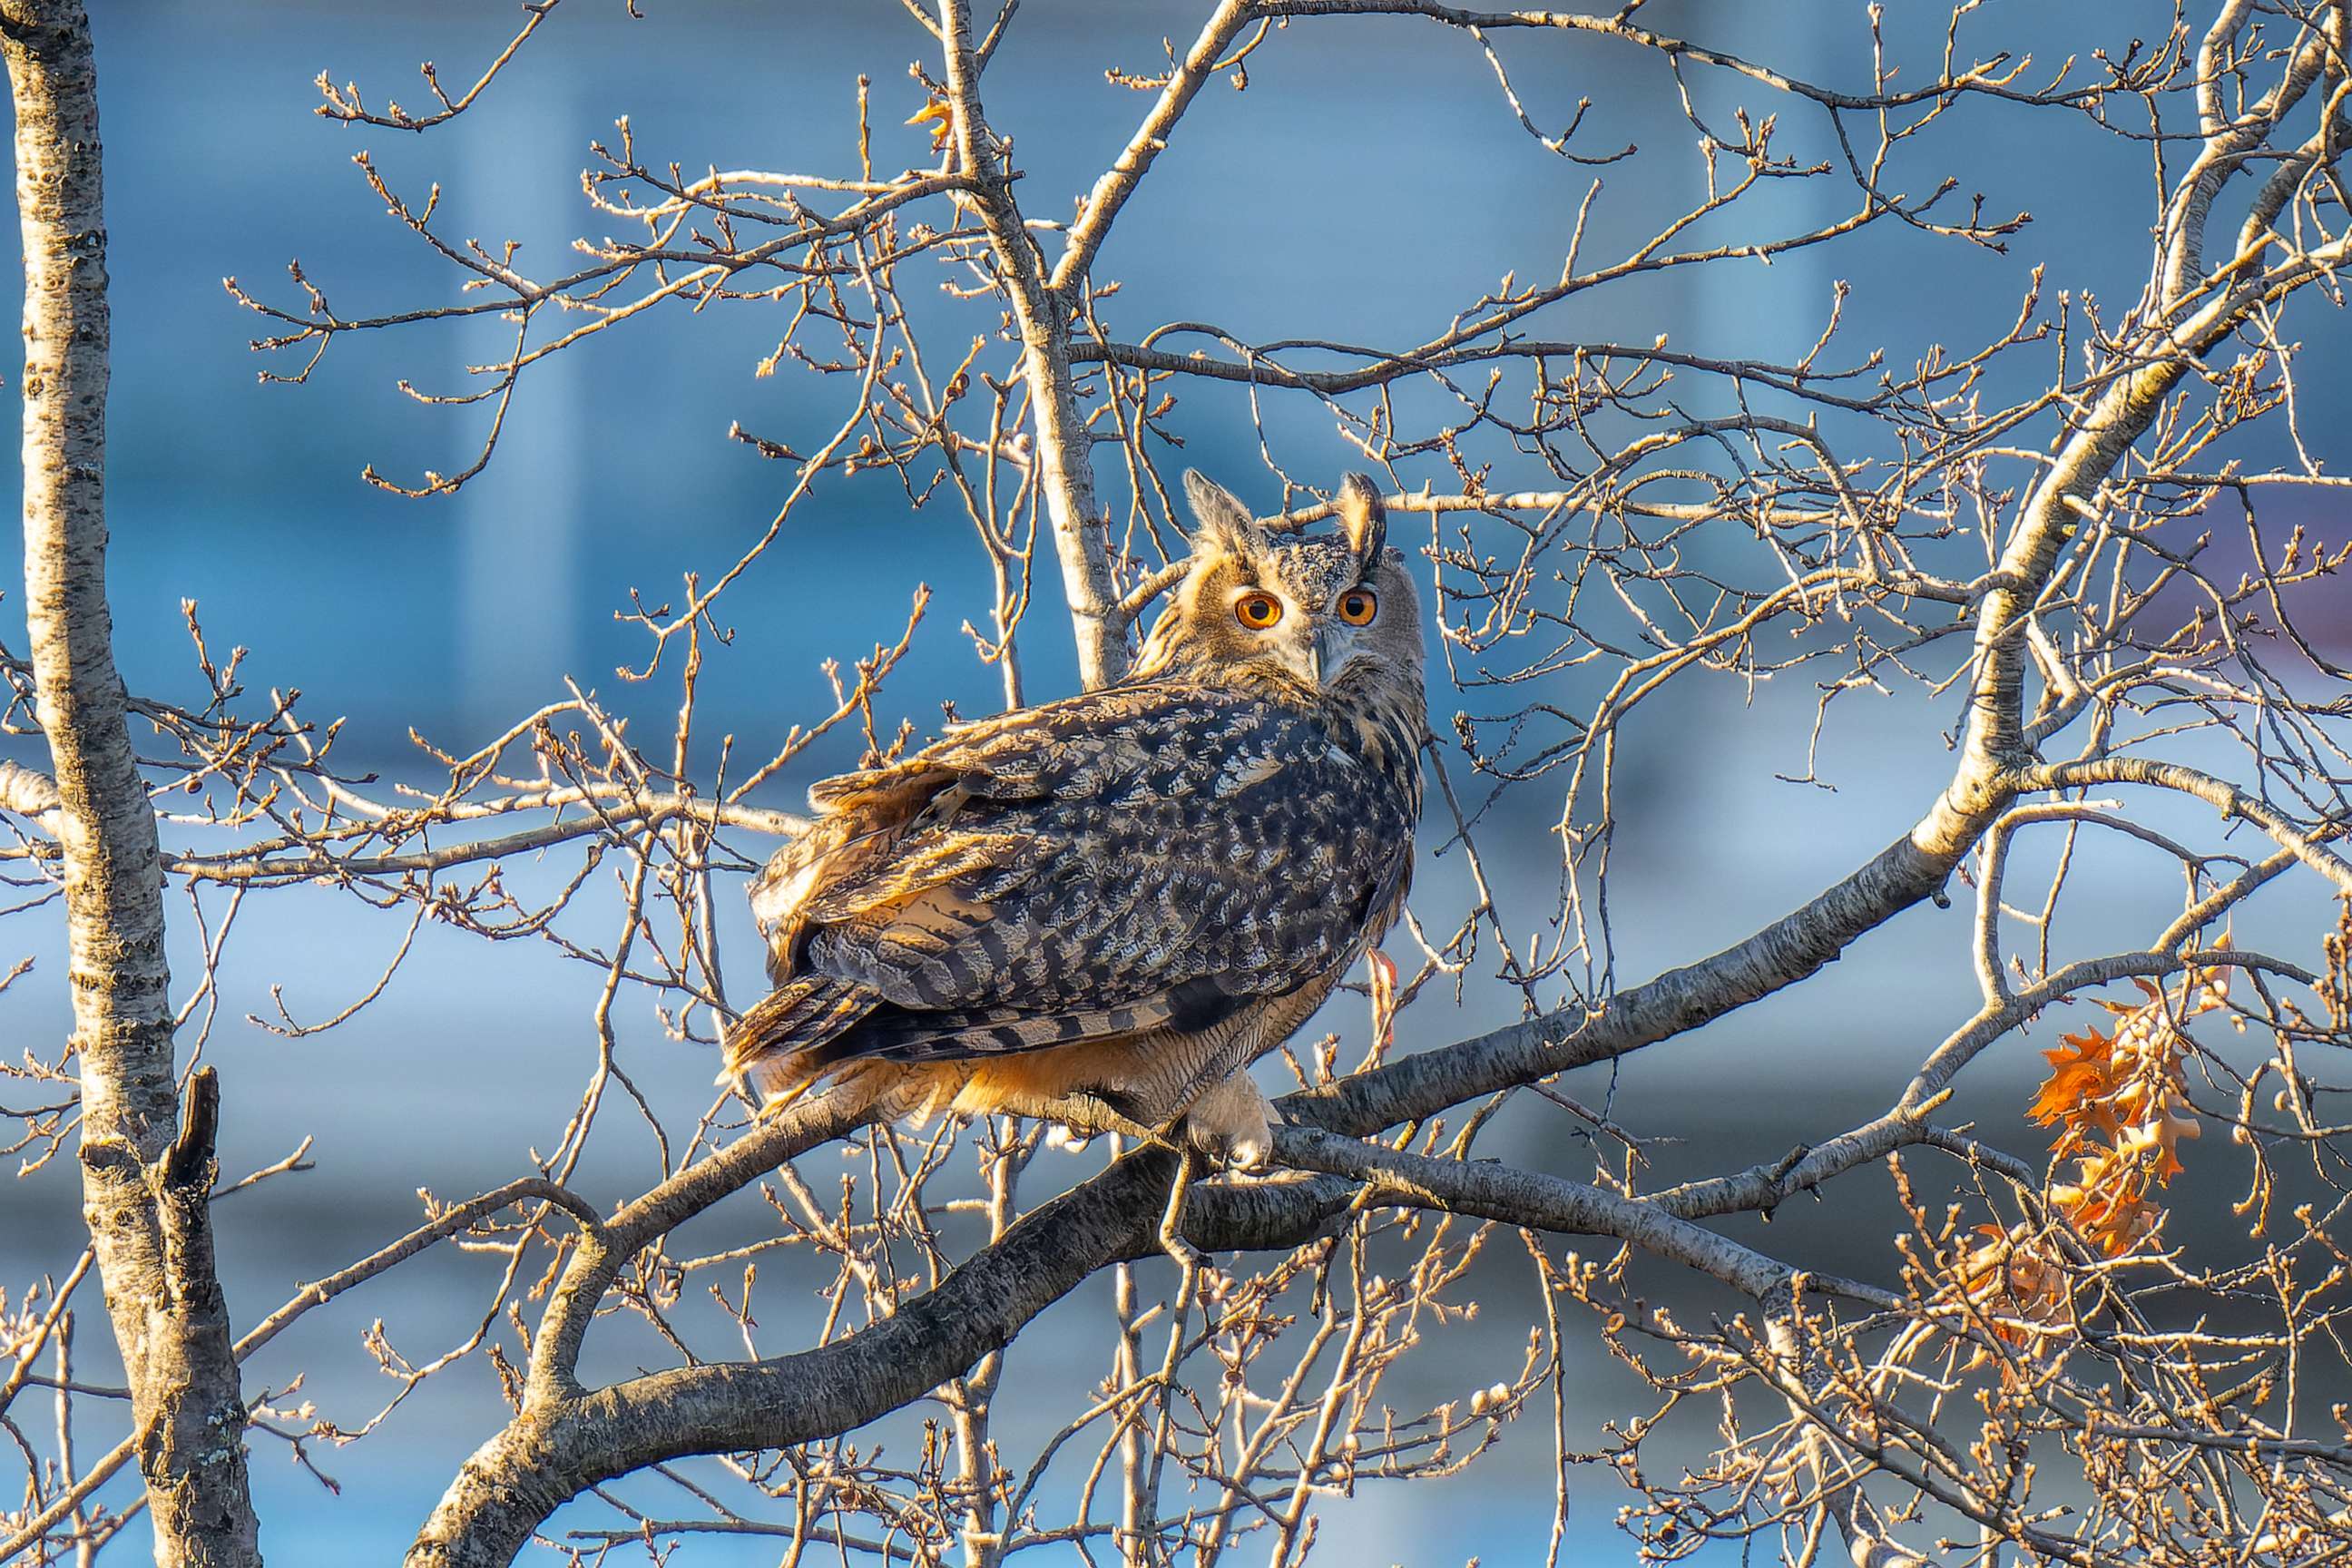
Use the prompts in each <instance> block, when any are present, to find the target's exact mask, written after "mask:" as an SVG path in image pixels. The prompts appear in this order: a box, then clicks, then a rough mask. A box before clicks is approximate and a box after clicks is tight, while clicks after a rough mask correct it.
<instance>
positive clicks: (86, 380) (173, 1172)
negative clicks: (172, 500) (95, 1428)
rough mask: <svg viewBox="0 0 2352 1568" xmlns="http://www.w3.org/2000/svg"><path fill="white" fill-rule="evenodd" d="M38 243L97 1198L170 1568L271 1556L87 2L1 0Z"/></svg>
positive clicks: (64, 728) (44, 654)
mask: <svg viewBox="0 0 2352 1568" xmlns="http://www.w3.org/2000/svg"><path fill="white" fill-rule="evenodd" d="M0 52H5V55H6V57H7V61H8V80H9V85H10V88H11V89H12V90H13V91H14V93H15V95H16V203H17V209H18V214H19V217H20V220H21V222H22V225H23V229H24V246H25V377H24V383H23V394H24V403H25V605H26V617H27V619H28V621H29V623H30V633H31V641H32V655H33V670H34V679H35V683H36V688H37V694H38V698H39V703H40V719H41V724H42V728H43V729H44V730H45V731H47V734H48V739H49V753H50V756H51V758H52V759H53V762H54V767H53V770H52V771H53V773H54V774H55V777H56V780H57V787H58V805H57V814H56V816H55V819H54V820H55V823H56V826H57V832H58V840H59V842H60V843H61V844H62V845H63V847H64V850H65V891H66V900H65V901H66V921H67V930H68V960H67V962H68V972H69V975H70V978H71V982H72V986H73V1005H74V1049H75V1055H76V1059H77V1061H78V1063H79V1069H80V1075H81V1107H82V1143H81V1163H82V1193H83V1211H84V1215H85V1216H86V1218H87V1219H88V1221H89V1234H90V1238H91V1241H92V1243H93V1244H94V1246H95V1247H96V1248H97V1252H98V1266H99V1270H100V1276H101V1278H102V1279H104V1280H105V1284H106V1304H107V1310H108V1312H109V1313H110V1315H111V1317H112V1319H113V1322H114V1333H115V1339H116V1342H117V1343H118V1344H119V1345H120V1346H121V1352H122V1363H123V1367H124V1370H125V1373H126V1375H127V1377H128V1379H129V1383H130V1388H131V1415H132V1421H133V1430H134V1434H135V1436H136V1439H137V1452H138V1456H139V1468H140V1469H141V1471H142V1473H143V1474H144V1476H145V1477H146V1479H147V1490H148V1498H149V1502H150V1509H151V1511H152V1515H153V1518H154V1530H155V1560H156V1562H157V1563H163V1564H165V1565H166V1568H183V1565H186V1568H215V1565H218V1568H230V1565H245V1564H258V1563H260V1561H261V1555H260V1552H259V1550H258V1548H257V1544H256V1539H255V1538H256V1528H255V1523H254V1517H253V1503H252V1500H251V1497H250V1496H249V1494H248V1491H247V1479H246V1456H245V1422H246V1415H245V1406H244V1404H243V1401H242V1400H241V1399H240V1397H239V1394H238V1384H237V1371H236V1357H235V1355H234V1353H233V1352H232V1350H231V1345H230V1337H229V1331H228V1312H227V1309H226V1304H225V1303H224V1302H223V1300H222V1299H221V1290H220V1284H219V1281H218V1279H216V1278H215V1274H214V1269H213V1242H212V1228H211V1221H210V1210H209V1206H208V1205H209V1194H210V1192H211V1189H212V1184H213V1129H214V1126H215V1119H216V1113H217V1110H218V1103H219V1094H218V1089H217V1088H216V1086H215V1083H214V1081H213V1079H212V1076H211V1074H210V1072H209V1070H207V1071H205V1072H204V1073H202V1074H199V1075H198V1076H197V1078H196V1079H195V1081H194V1083H193V1084H192V1085H191V1089H190V1094H189V1102H188V1116H187V1123H186V1125H185V1127H184V1128H183V1127H181V1126H180V1125H179V1118H178V1115H177V1104H176V1100H177V1096H176V1094H175V1092H174V1081H173V1060H172V1007H171V996H170V981H171V975H170V972H169V970H168V969H167V968H166V966H165V963H164V953H163V868H162V862H161V859H160V857H159V854H158V849H157V844H156V837H155V816H154V813H153V810H152V808H151V806H150V805H149V803H148V798H147V790H146V786H145V784H143V783H142V780H141V778H140V774H139V768H138V763H137V760H136V758H135V756H134V755H133V753H132V752H131V736H130V732H129V731H128V730H127V729H126V728H125V726H124V721H123V707H124V705H123V692H122V679H121V676H120V675H118V674H117V673H116V671H115V668H114V654H113V649H112V646H111V639H112V630H113V627H112V621H111V618H110V616H109V615H108V613H107V606H106V496H105V466H106V379H107V352H108V344H107V303H106V227H105V216H104V202H103V186H102V183H101V181H100V151H99V138H98V78H97V69H96V66H95V64H94V62H93V59H92V58H91V53H90V41H89V17H88V16H86V15H85V14H84V12H83V10H82V5H81V0H0Z"/></svg>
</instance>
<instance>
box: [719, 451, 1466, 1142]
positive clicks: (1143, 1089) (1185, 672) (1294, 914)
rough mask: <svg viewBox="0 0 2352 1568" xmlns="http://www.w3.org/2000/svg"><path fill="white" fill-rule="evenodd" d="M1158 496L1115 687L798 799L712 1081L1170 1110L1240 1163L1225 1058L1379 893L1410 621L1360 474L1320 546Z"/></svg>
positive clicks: (1198, 495)
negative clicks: (758, 993) (807, 807)
mask: <svg viewBox="0 0 2352 1568" xmlns="http://www.w3.org/2000/svg"><path fill="white" fill-rule="evenodd" d="M1184 487H1185V490H1186V493H1187V495H1188V497H1189V499H1190V501H1191V503H1192V510H1193V513H1194V516H1195V519H1196V527H1195V530H1194V531H1193V533H1192V554H1191V558H1190V560H1189V562H1188V563H1187V567H1186V571H1185V574H1184V576H1183V578H1182V581H1181V583H1180V584H1178V585H1177V586H1176V588H1175V589H1174V590H1173V592H1172V594H1171V597H1170V599H1169V602H1168V604H1167V607H1166V608H1165V610H1164V611H1163V612H1162V613H1161V615H1160V618H1159V620H1158V622H1157V623H1156V624H1155V625H1154V626H1153V627H1152V630H1151V633H1150V637H1147V638H1146V639H1145V642H1144V645H1143V647H1142V649H1141V652H1140V656H1139V658H1138V660H1137V662H1136V665H1135V668H1134V670H1133V672H1132V673H1131V674H1130V675H1129V676H1128V677H1127V679H1124V680H1122V681H1121V682H1119V683H1118V684H1117V685H1115V686H1111V687H1108V688H1106V689H1102V690H1099V691H1092V692H1088V693H1086V694H1085V695H1082V696H1077V697H1071V698H1066V699H1065V700H1061V701H1057V702H1048V703H1045V704H1043V705H1042V706H1039V707H1034V708H1024V709H1020V710H1015V711H1012V712H1007V713H1002V714H998V715H997V716H995V717H993V718H990V719H983V720H980V721H974V722H971V723H963V724H957V725H953V726H951V727H950V729H949V731H948V732H947V734H946V737H945V738H944V739H942V740H940V742H937V743H936V744H934V745H931V746H929V747H927V748H925V749H924V750H922V751H920V752H916V753H915V754H913V755H912V756H909V757H907V758H905V759H903V760H901V761H898V762H896V763H889V764H887V765H886V766H882V767H876V768H869V769H867V770H866V771H864V772H860V773H848V774H845V775H843V776H841V777H838V778H832V779H827V780H825V781H824V782H823V783H821V784H817V785H816V786H815V787H814V788H813V789H812V790H811V791H810V792H809V800H810V804H811V805H812V806H813V807H814V811H815V813H816V816H815V819H814V822H813V824H812V825H811V826H810V827H809V828H808V829H807V830H806V831H805V832H803V834H802V835H801V836H800V837H797V838H795V839H794V840H793V842H792V843H791V844H789V845H787V846H786V847H784V848H782V850H780V851H778V852H777V854H776V855H775V857H774V858H772V860H770V861H769V863H768V865H767V867H766V868H765V869H764V870H763V871H762V872H761V875H760V877H759V878H758V879H757V880H755V881H754V882H753V884H752V887H751V906H752V911H753V913H754V914H755V915H756V916H757V917H758V920H759V922H760V927H761V932H762V933H763V935H764V936H765V937H766V940H767V945H768V973H769V975H770V977H771V978H772V980H773V982H774V986H775V988H774V990H773V991H772V992H771V993H770V994H769V995H768V996H766V997H765V998H764V999H763V1000H761V1002H760V1003H758V1004H757V1005H754V1006H753V1007H752V1008H751V1010H750V1011H748V1012H746V1013H745V1014H744V1015H743V1016H741V1018H740V1020H738V1021H737V1022H736V1023H735V1025H734V1026H732V1027H731V1028H730V1030H729V1031H728V1033H727V1040H726V1052H727V1058H726V1059H727V1071H726V1073H725V1074H723V1075H722V1078H721V1081H722V1082H726V1081H730V1080H731V1081H733V1082H735V1083H736V1084H737V1085H739V1086H740V1088H741V1089H742V1090H743V1091H744V1093H745V1094H746V1095H747V1097H749V1098H751V1099H752V1100H754V1101H755V1102H756V1103H760V1104H761V1105H763V1106H764V1107H767V1108H776V1107H781V1106H782V1105H787V1104H790V1103H791V1102H792V1101H793V1100H796V1099H797V1098H799V1096H801V1095H802V1094H803V1093H804V1092H806V1091H807V1090H808V1089H811V1088H812V1087H813V1086H814V1085H816V1084H819V1083H828V1084H831V1085H835V1086H836V1087H837V1088H838V1089H840V1090H842V1091H844V1092H847V1093H851V1094H854V1095H856V1097H858V1103H859V1107H860V1109H864V1110H869V1111H871V1112H872V1113H873V1114H875V1115H877V1116H878V1117H892V1118H895V1117H902V1116H912V1117H923V1116H928V1115H929V1114H931V1113H932V1112H934V1111H937V1110H942V1109H944V1110H950V1111H952V1112H954V1113H956V1114H961V1115H972V1114H979V1113H983V1112H992V1111H1009V1112H1013V1113H1014V1114H1018V1115H1024V1116H1039V1117H1046V1118H1050V1119H1053V1120H1055V1121H1060V1122H1061V1123H1063V1124H1064V1125H1065V1126H1066V1127H1067V1128H1069V1129H1070V1131H1073V1132H1075V1133H1076V1134H1078V1135H1080V1136H1089V1135H1092V1134H1095V1133H1098V1132H1105V1131H1120V1132H1126V1133H1129V1134H1131V1135H1132V1134H1135V1133H1138V1132H1139V1131H1143V1132H1150V1133H1154V1134H1158V1133H1160V1132H1162V1131H1174V1130H1175V1129H1176V1128H1177V1126H1178V1124H1179V1122H1180V1120H1181V1127H1182V1131H1183V1134H1184V1135H1185V1136H1187V1137H1188V1138H1189V1139H1190V1141H1191V1142H1192V1144H1193V1145H1194V1146H1196V1147H1199V1148H1202V1149H1203V1150H1206V1151H1208V1152H1212V1153H1213V1154H1214V1155H1216V1156H1218V1157H1221V1158H1224V1159H1227V1160H1230V1161H1233V1162H1234V1163H1238V1164H1241V1165H1244V1166H1255V1165H1257V1164H1260V1163H1263V1162H1264V1161H1265V1157H1266V1154H1267V1152H1268V1151H1269V1149H1270V1145H1271V1136H1270V1134H1271V1121H1270V1116H1271V1108H1270V1107H1269V1106H1268V1105H1267V1104H1266V1102H1265V1098H1264V1096H1263V1095H1261V1094H1260V1093H1259V1092H1258V1090H1257V1089H1256V1087H1255V1085H1254V1084H1253V1083H1252V1082H1251V1079H1250V1078H1249V1074H1248V1070H1247V1069H1248V1068H1249V1065H1250V1063H1251V1062H1252V1061H1254V1060H1255V1058H1257V1057H1258V1056H1259V1055H1260V1054H1262V1053H1263V1052H1265V1051H1267V1050H1270V1049H1272V1048H1273V1047H1276V1045H1279V1044H1280V1043H1281V1042H1282V1041H1283V1040H1284V1039H1285V1038H1286V1037H1288V1036H1289V1035H1290V1034H1291V1032H1292V1031H1293V1030H1295V1029H1297V1027H1298V1026H1300V1025H1301V1024H1302V1023H1304V1022H1305V1021H1306V1020H1307V1016H1309V1015H1310V1014H1312V1013H1313V1012H1314V1011H1315V1010H1316V1008H1317V1007H1318V1006H1319V1005H1321V1003H1322V1001H1323V999H1324V997H1325V996H1326V994H1328V993H1329V991H1330V989H1331V987H1332V984H1334V983H1335V982H1336V981H1337V980H1338V979H1339V977H1340V975H1342V974H1343V973H1346V971H1347V970H1348V968H1349V965H1350V964H1352V963H1354V962H1355V961H1356V960H1357V959H1358V958H1359V957H1360V956H1362V955H1363V954H1364V952H1366V951H1367V949H1369V948H1370V947H1372V946H1373V945H1375V944H1377V943H1378V942H1379V941H1380V940H1381V936H1382V935H1383V934H1384V933H1385V932H1386V931H1388V929H1389V927H1390V925H1391V923H1392V922H1393V921H1395V920H1396V918H1397V915H1398V913H1399V912H1400V910H1402V908H1403V905H1404V899H1405V891H1406V888H1407V886H1408V884H1409V883H1410V881H1411V879H1412V837H1413V827H1414V824H1415V823H1416V821H1417V820H1418V818H1419V816H1420V813H1421V769H1420V756H1419V753H1420V748H1421V744H1422V741H1423V736H1424V734H1425V733H1426V725H1427V710H1426V706H1425V703H1424V700H1423V693H1422V661H1423V656H1422V632H1421V614H1420V609H1419V605H1418V603H1417V600H1416V596H1415V595H1414V593H1413V587H1412V579H1411V577H1410V576H1408V575H1407V574H1406V571H1405V566H1404V561H1403V557H1402V555H1401V554H1399V552H1396V551H1394V550H1391V549H1389V548H1388V547H1387V545H1386V542H1385V536H1386V520H1385V518H1384V516H1383V513H1382V511H1381V500H1380V492H1379V490H1378V489H1376V488H1375V487H1374V485H1373V484H1372V482H1371V481H1370V479H1366V478H1364V477H1363V476H1362V475H1360V474H1359V475H1350V476H1349V479H1347V481H1346V483H1345V484H1344V485H1343V486H1342V488H1341V489H1340V491H1339V498H1338V502H1337V510H1338V513H1339V519H1340V521H1341V522H1342V524H1343V527H1342V529H1341V531H1340V533H1339V536H1338V537H1332V538H1318V539H1312V540H1305V541H1297V542H1286V543H1280V544H1277V543H1276V542H1275V540H1274V539H1273V538H1272V537H1271V536H1270V535H1269V534H1268V533H1267V532H1266V531H1265V529H1263V528H1261V527H1260V526H1259V525H1258V524H1257V523H1256V522H1255V521H1252V519H1251V516H1250V512H1249V509H1248V508H1246V507H1245V506H1244V505H1243V504H1242V503H1241V502H1240V501H1239V500H1236V499H1235V498H1234V496H1233V494H1232V493H1231V492H1230V491H1227V490H1225V489H1223V488H1222V487H1220V486H1218V485H1216V484H1214V483H1213V482H1211V481H1210V480H1208V479H1204V478H1202V476H1201V475H1199V474H1197V473H1188V474H1186V475H1185V476H1184Z"/></svg>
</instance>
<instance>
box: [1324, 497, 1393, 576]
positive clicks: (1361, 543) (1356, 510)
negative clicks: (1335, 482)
mask: <svg viewBox="0 0 2352 1568" xmlns="http://www.w3.org/2000/svg"><path fill="white" fill-rule="evenodd" d="M1331 504H1332V506H1333V507H1334V508H1335V509H1336V510H1338V511H1339V526H1340V527H1341V528H1342V529H1344V530H1346V531H1347V535H1348V548H1349V550H1351V551H1353V552H1355V555H1356V559H1357V560H1359V561H1361V562H1362V563H1364V565H1365V567H1366V568H1367V569H1368V570H1369V569H1370V567H1371V566H1372V564H1373V563H1376V562H1378V561H1379V560H1380V559H1381V547H1382V546H1384V545H1386V544H1387V543H1388V540H1389V512H1388V508H1387V507H1385V506H1383V505H1381V487H1380V486H1378V485H1376V484H1374V483H1373V482H1372V479H1371V476H1370V475H1369V474H1349V476H1348V477H1347V478H1346V479H1342V480H1340V481H1339V494H1338V495H1337V496H1336V497H1334V498H1333V499H1332V503H1331Z"/></svg>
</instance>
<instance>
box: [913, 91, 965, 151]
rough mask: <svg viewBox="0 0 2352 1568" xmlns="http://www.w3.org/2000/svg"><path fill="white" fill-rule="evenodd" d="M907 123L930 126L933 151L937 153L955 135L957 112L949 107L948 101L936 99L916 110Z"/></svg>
mask: <svg viewBox="0 0 2352 1568" xmlns="http://www.w3.org/2000/svg"><path fill="white" fill-rule="evenodd" d="M907 123H908V124H909V125H928V126H929V127H930V128H931V151H932V152H934V153H936V152H938V151H939V150H940V148H942V147H944V146H946V145H947V144H948V138H949V137H950V136H952V135H954V134H955V110H953V109H951V108H950V107H949V106H948V100H946V99H944V98H935V99H933V100H930V101H929V103H926V104H925V105H923V107H922V108H921V109H919V110H916V112H915V113H914V114H913V115H912V116H910V117H909V118H908V121H907Z"/></svg>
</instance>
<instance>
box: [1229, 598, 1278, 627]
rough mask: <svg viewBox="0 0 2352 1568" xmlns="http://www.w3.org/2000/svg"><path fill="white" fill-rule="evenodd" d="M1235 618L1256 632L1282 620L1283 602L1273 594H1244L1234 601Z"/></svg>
mask: <svg viewBox="0 0 2352 1568" xmlns="http://www.w3.org/2000/svg"><path fill="white" fill-rule="evenodd" d="M1234 619H1235V620H1237V621H1239V622H1241V624H1242V625H1244V626H1247V627H1249V629H1250V630H1252V631H1254V632H1262V631H1264V630H1265V629H1266V627H1268V626H1272V625H1274V623H1275V622H1276V621H1278V620H1280V619H1282V601H1281V600H1280V599H1277V598H1276V597H1275V596H1274V595H1271V594H1244V595H1242V596H1241V597H1240V598H1238V599H1235V600H1234Z"/></svg>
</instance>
